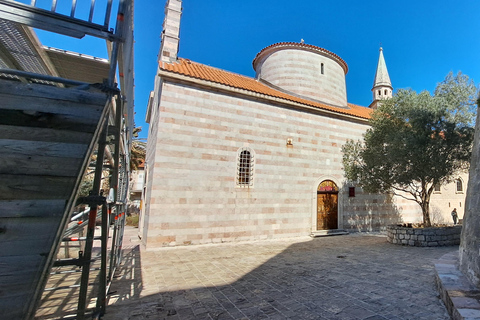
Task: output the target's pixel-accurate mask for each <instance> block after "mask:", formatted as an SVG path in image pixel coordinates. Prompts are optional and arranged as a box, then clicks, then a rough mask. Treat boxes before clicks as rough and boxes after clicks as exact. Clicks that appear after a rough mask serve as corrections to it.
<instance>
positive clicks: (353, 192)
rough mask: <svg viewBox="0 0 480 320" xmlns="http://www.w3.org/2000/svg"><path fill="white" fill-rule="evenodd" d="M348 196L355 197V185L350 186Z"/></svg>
mask: <svg viewBox="0 0 480 320" xmlns="http://www.w3.org/2000/svg"><path fill="white" fill-rule="evenodd" d="M348 196H349V197H350V198H353V197H355V187H349V188H348Z"/></svg>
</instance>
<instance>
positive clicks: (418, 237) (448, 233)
mask: <svg viewBox="0 0 480 320" xmlns="http://www.w3.org/2000/svg"><path fill="white" fill-rule="evenodd" d="M461 232H462V226H460V225H457V226H451V227H431V228H411V227H403V226H399V225H390V226H387V241H388V242H390V243H393V244H399V245H406V246H414V247H440V246H454V245H459V244H460V234H461Z"/></svg>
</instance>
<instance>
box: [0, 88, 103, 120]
mask: <svg viewBox="0 0 480 320" xmlns="http://www.w3.org/2000/svg"><path fill="white" fill-rule="evenodd" d="M0 101H2V105H1V108H2V109H6V110H22V111H23V112H25V113H27V114H32V115H34V114H35V113H44V114H47V115H49V114H58V115H63V116H74V117H75V118H78V119H79V122H82V123H89V122H92V121H97V120H98V118H99V117H100V115H101V114H102V111H103V109H104V107H105V101H104V103H102V104H98V105H92V104H86V103H83V102H71V101H62V100H54V99H47V98H25V97H23V96H12V95H10V94H0ZM43 117H45V115H43Z"/></svg>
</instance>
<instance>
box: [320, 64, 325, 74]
mask: <svg viewBox="0 0 480 320" xmlns="http://www.w3.org/2000/svg"><path fill="white" fill-rule="evenodd" d="M320 72H321V73H322V74H324V72H325V67H324V65H323V63H322V64H321V65H320Z"/></svg>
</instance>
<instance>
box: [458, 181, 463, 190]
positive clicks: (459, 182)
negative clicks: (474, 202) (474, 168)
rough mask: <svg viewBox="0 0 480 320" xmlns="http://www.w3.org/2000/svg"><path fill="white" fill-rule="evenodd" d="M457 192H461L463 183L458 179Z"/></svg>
mask: <svg viewBox="0 0 480 320" xmlns="http://www.w3.org/2000/svg"><path fill="white" fill-rule="evenodd" d="M457 192H463V183H462V180H460V179H457Z"/></svg>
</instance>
